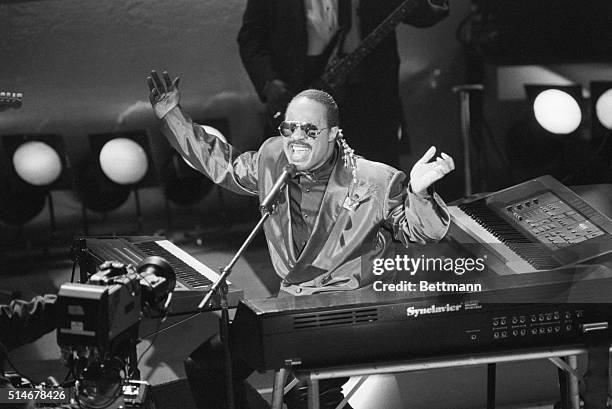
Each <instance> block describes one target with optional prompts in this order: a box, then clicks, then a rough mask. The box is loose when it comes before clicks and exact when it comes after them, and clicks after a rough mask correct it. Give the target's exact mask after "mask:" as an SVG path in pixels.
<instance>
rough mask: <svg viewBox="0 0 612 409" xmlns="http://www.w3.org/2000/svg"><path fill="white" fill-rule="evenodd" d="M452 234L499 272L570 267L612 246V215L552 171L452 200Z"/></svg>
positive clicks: (461, 243) (451, 238) (606, 250)
mask: <svg viewBox="0 0 612 409" xmlns="http://www.w3.org/2000/svg"><path fill="white" fill-rule="evenodd" d="M449 211H450V213H451V218H452V223H451V228H450V229H449V233H448V237H449V238H450V240H451V241H452V242H454V243H457V244H458V246H459V247H463V248H465V249H468V251H470V252H472V253H473V252H474V251H476V252H479V253H480V254H478V256H482V255H483V254H487V256H488V257H489V263H488V264H489V265H491V266H493V267H497V271H496V272H497V273H498V274H500V275H506V274H521V273H532V272H536V271H549V270H555V269H559V268H565V267H570V266H573V265H576V264H578V263H583V262H586V261H588V260H593V259H596V258H598V257H600V256H602V255H604V254H607V253H610V252H612V220H611V219H610V218H609V217H607V216H605V215H603V214H602V213H600V212H598V211H597V210H595V209H594V208H593V207H591V206H590V205H589V204H588V203H586V202H585V201H584V200H583V199H582V198H581V197H580V196H578V195H577V194H576V193H574V192H573V191H571V190H570V189H568V188H567V187H566V186H564V185H563V184H562V183H560V182H559V181H557V180H556V179H554V178H553V177H551V176H548V175H546V176H541V177H539V178H536V179H533V180H529V181H527V182H524V183H521V184H519V185H516V186H513V187H510V188H507V189H504V190H501V191H499V192H495V193H491V194H488V195H486V196H484V197H480V198H477V199H473V200H471V201H468V202H465V203H462V204H459V205H457V206H449Z"/></svg>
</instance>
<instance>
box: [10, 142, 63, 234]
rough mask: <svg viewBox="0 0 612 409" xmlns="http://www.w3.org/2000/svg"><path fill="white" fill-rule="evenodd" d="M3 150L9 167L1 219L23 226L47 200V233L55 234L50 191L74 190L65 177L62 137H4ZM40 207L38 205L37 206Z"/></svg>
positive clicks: (38, 211)
mask: <svg viewBox="0 0 612 409" xmlns="http://www.w3.org/2000/svg"><path fill="white" fill-rule="evenodd" d="M2 139H3V146H4V151H5V154H6V155H7V157H8V158H9V163H11V164H12V165H13V166H12V168H11V172H10V175H9V179H11V180H12V182H11V181H9V182H7V184H6V185H5V187H4V190H5V192H7V194H10V195H11V196H12V197H10V198H5V200H4V201H3V204H2V207H3V210H2V213H3V214H2V219H3V220H5V221H6V222H7V223H10V224H15V225H19V224H24V223H25V222H27V221H28V220H30V219H32V218H34V217H35V216H36V215H37V214H38V213H40V211H41V210H42V208H43V207H44V198H45V196H47V200H48V204H49V216H50V222H51V229H52V231H53V232H54V231H55V213H54V209H53V198H52V196H51V191H52V190H71V189H73V188H74V184H73V181H72V178H71V177H70V176H69V171H68V169H69V163H68V160H67V158H66V156H65V152H64V144H63V141H62V137H61V136H59V135H53V134H49V135H47V134H32V135H7V136H3V137H2ZM41 203H42V205H41Z"/></svg>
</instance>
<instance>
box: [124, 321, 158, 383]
mask: <svg viewBox="0 0 612 409" xmlns="http://www.w3.org/2000/svg"><path fill="white" fill-rule="evenodd" d="M161 322H162V320H161V319H158V320H157V328H156V329H155V332H154V334H155V335H154V336H153V339H152V340H151V343H150V344H149V346H148V347H147V348H146V349H145V350H144V351H142V354H140V356H139V357H138V359H137V360H136V368H138V365H139V364H140V361H141V360H142V358H143V357H144V356H145V354H146V353H147V352H148V351H149V349H151V347H152V346H153V344H154V343H155V340H156V339H157V336H158V335H159V333H160V331H159V326H160V325H161ZM130 375H131V374H130Z"/></svg>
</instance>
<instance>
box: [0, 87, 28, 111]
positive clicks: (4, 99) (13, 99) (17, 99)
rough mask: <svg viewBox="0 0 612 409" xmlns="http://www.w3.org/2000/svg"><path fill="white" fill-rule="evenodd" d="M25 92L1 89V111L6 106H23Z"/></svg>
mask: <svg viewBox="0 0 612 409" xmlns="http://www.w3.org/2000/svg"><path fill="white" fill-rule="evenodd" d="M22 100H23V94H22V93H21V92H10V91H0V111H3V110H4V109H6V108H15V109H18V108H20V107H21V103H22Z"/></svg>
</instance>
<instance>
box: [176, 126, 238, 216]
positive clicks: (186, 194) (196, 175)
mask: <svg viewBox="0 0 612 409" xmlns="http://www.w3.org/2000/svg"><path fill="white" fill-rule="evenodd" d="M194 122H195V123H198V124H207V125H202V127H203V128H204V130H205V131H206V133H208V134H209V135H213V136H215V137H217V138H218V139H219V140H221V141H223V142H225V143H227V142H228V140H229V139H230V128H229V122H228V120H227V118H202V119H194ZM226 135H227V137H226ZM179 158H182V160H181V159H179ZM185 164H186V165H187V166H185ZM214 187H215V184H214V182H212V181H211V180H210V179H209V178H208V177H206V176H204V175H203V174H202V173H200V171H198V170H197V168H196V167H195V166H194V165H193V164H191V163H190V162H189V161H188V160H187V159H185V157H181V155H179V154H178V152H176V151H174V150H173V152H172V157H171V158H170V161H169V163H168V165H167V166H166V171H165V193H166V199H167V200H166V212H167V218H168V225H171V224H172V222H171V219H172V216H171V212H170V206H169V201H170V202H172V203H175V204H177V205H180V206H191V205H194V204H195V203H197V202H199V201H200V200H202V198H203V197H204V196H206V195H207V194H208V193H209V192H210V191H211V190H212V189H213V188H214ZM222 190H223V189H221V188H217V191H218V200H219V208H220V215H219V218H220V219H221V220H224V221H225V222H226V223H229V217H228V215H227V213H226V212H225V200H224V196H223V192H222Z"/></svg>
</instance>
